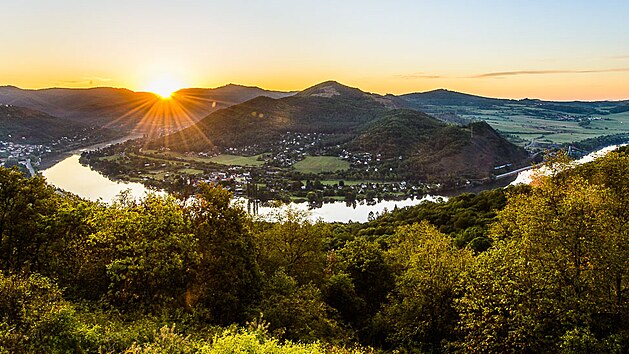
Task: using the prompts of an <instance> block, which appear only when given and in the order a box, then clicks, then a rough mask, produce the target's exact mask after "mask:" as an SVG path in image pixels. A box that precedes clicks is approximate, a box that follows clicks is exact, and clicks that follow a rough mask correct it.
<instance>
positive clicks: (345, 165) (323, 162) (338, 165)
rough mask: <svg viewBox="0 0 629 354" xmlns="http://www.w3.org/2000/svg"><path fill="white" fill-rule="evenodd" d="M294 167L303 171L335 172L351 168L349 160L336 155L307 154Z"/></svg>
mask: <svg viewBox="0 0 629 354" xmlns="http://www.w3.org/2000/svg"><path fill="white" fill-rule="evenodd" d="M293 167H294V168H295V170H297V171H299V172H301V173H322V172H334V171H338V170H342V171H344V170H347V169H349V162H347V161H345V160H342V159H340V158H339V157H336V156H306V158H305V159H303V160H301V161H299V162H297V163H295V164H294V165H293Z"/></svg>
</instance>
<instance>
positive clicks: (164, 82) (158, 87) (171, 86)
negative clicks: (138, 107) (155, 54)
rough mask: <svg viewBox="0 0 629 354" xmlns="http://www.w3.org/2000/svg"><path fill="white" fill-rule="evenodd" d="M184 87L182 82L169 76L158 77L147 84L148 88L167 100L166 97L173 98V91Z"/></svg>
mask: <svg viewBox="0 0 629 354" xmlns="http://www.w3.org/2000/svg"><path fill="white" fill-rule="evenodd" d="M182 87H183V85H182V84H181V82H179V81H177V80H175V79H172V78H168V77H161V78H156V79H154V80H152V81H150V82H149V83H148V84H147V85H146V90H147V91H150V92H153V93H154V94H156V95H158V96H159V97H160V98H162V99H164V100H166V99H169V98H171V97H172V95H173V93H175V92H176V91H177V90H179V89H181V88H182Z"/></svg>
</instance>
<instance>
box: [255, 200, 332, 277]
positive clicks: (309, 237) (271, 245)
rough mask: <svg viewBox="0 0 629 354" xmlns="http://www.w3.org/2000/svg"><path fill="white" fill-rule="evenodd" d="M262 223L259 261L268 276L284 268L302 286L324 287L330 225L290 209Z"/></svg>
mask: <svg viewBox="0 0 629 354" xmlns="http://www.w3.org/2000/svg"><path fill="white" fill-rule="evenodd" d="M268 218H269V220H272V221H273V223H272V224H268V223H266V222H261V223H258V225H257V228H258V229H259V230H258V231H257V232H255V239H256V240H255V242H256V246H257V250H256V251H257V252H256V253H257V254H256V259H257V262H258V264H259V265H260V268H261V269H262V270H263V271H264V272H265V273H266V274H273V273H274V272H275V271H276V270H277V269H283V270H284V271H285V272H286V274H288V275H290V276H292V277H294V278H295V279H296V280H297V281H298V282H299V283H300V284H307V283H308V282H314V283H316V284H321V282H322V278H323V268H324V263H325V253H324V251H323V245H324V241H325V240H326V239H328V238H329V237H330V235H331V230H330V226H329V225H327V224H325V223H323V222H317V223H312V222H311V221H309V220H308V213H307V212H303V211H299V210H296V209H291V208H288V209H286V210H280V211H278V212H276V213H273V214H272V215H270V216H269V217H268Z"/></svg>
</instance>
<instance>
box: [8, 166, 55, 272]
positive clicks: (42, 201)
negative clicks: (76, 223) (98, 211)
mask: <svg viewBox="0 0 629 354" xmlns="http://www.w3.org/2000/svg"><path fill="white" fill-rule="evenodd" d="M56 204H57V198H56V196H55V191H54V188H52V187H51V186H48V185H47V184H46V182H45V181H44V179H43V178H41V177H35V178H25V176H24V175H23V174H22V173H21V172H19V171H18V170H17V169H15V168H13V169H6V168H0V269H4V270H13V271H20V270H29V269H32V270H35V271H36V270H40V268H41V267H42V261H44V259H42V258H43V256H44V255H43V254H42V252H45V249H46V247H47V246H48V245H50V244H51V243H54V242H55V241H56V240H55V239H54V237H55V236H56V235H55V234H54V233H52V234H50V233H49V232H48V230H47V228H48V227H49V225H48V222H49V218H50V217H51V216H52V215H54V214H55V211H56V206H57V205H56ZM40 257H41V258H40Z"/></svg>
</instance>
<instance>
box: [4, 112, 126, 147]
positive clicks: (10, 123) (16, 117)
mask: <svg viewBox="0 0 629 354" xmlns="http://www.w3.org/2000/svg"><path fill="white" fill-rule="evenodd" d="M113 137H116V133H115V132H114V131H112V130H108V129H103V128H101V129H98V128H94V127H92V126H90V125H88V124H85V123H80V122H76V121H72V120H69V119H64V118H58V117H53V116H51V115H49V114H46V113H44V112H40V111H36V110H33V109H28V108H24V107H18V106H13V105H8V104H6V105H5V104H2V105H0V141H8V142H13V143H18V144H52V143H59V141H60V140H62V139H71V140H79V139H83V138H85V140H86V141H88V142H90V141H93V140H104V139H111V138H113Z"/></svg>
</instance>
